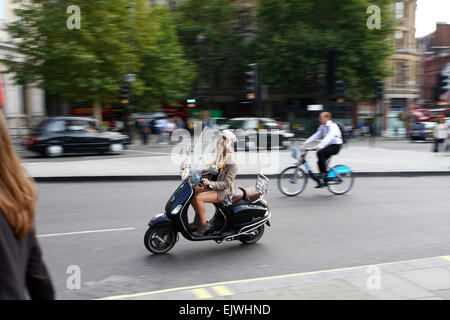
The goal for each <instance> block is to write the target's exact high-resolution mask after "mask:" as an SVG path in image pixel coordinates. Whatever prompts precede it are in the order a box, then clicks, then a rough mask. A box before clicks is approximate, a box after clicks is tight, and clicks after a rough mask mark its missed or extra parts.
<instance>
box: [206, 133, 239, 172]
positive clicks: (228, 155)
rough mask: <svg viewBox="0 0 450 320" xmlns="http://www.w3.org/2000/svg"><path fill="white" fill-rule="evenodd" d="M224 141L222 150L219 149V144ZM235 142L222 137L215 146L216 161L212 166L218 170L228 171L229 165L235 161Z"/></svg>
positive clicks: (224, 136)
mask: <svg viewBox="0 0 450 320" xmlns="http://www.w3.org/2000/svg"><path fill="white" fill-rule="evenodd" d="M221 140H222V141H224V143H223V145H222V148H221V149H219V142H220V141H221ZM233 148H234V147H233V141H232V140H231V139H230V138H228V137H227V136H226V135H221V136H220V138H219V140H218V141H217V143H216V145H215V153H216V156H215V159H214V161H213V162H212V163H210V166H212V165H215V166H216V167H217V168H219V169H221V170H224V169H226V165H227V163H229V161H231V160H233V157H232V156H233Z"/></svg>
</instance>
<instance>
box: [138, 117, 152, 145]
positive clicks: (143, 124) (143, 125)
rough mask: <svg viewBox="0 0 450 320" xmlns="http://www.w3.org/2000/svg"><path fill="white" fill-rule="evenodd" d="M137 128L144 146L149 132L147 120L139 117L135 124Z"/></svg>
mask: <svg viewBox="0 0 450 320" xmlns="http://www.w3.org/2000/svg"><path fill="white" fill-rule="evenodd" d="M137 130H138V132H139V134H140V136H141V140H142V144H143V145H144V146H145V145H147V143H148V133H149V126H148V124H147V121H145V119H139V120H138V124H137Z"/></svg>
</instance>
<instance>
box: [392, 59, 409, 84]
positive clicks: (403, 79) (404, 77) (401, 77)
mask: <svg viewBox="0 0 450 320" xmlns="http://www.w3.org/2000/svg"><path fill="white" fill-rule="evenodd" d="M407 72H408V65H407V64H406V63H404V62H398V63H397V64H396V65H395V84H397V85H405V84H406V83H407V81H408V74H407Z"/></svg>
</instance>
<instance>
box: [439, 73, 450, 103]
mask: <svg viewBox="0 0 450 320" xmlns="http://www.w3.org/2000/svg"><path fill="white" fill-rule="evenodd" d="M449 84H450V82H449V80H448V75H447V74H443V73H442V72H441V73H439V83H438V96H439V97H440V96H441V94H444V93H446V92H447V90H448V89H449Z"/></svg>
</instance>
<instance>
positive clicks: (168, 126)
mask: <svg viewBox="0 0 450 320" xmlns="http://www.w3.org/2000/svg"><path fill="white" fill-rule="evenodd" d="M176 129H177V125H176V124H175V121H174V120H173V119H169V120H168V122H167V124H166V127H165V128H164V132H165V134H166V137H167V138H166V140H167V143H170V141H171V139H170V137H171V135H172V133H173V132H174V131H175V130H176Z"/></svg>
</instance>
